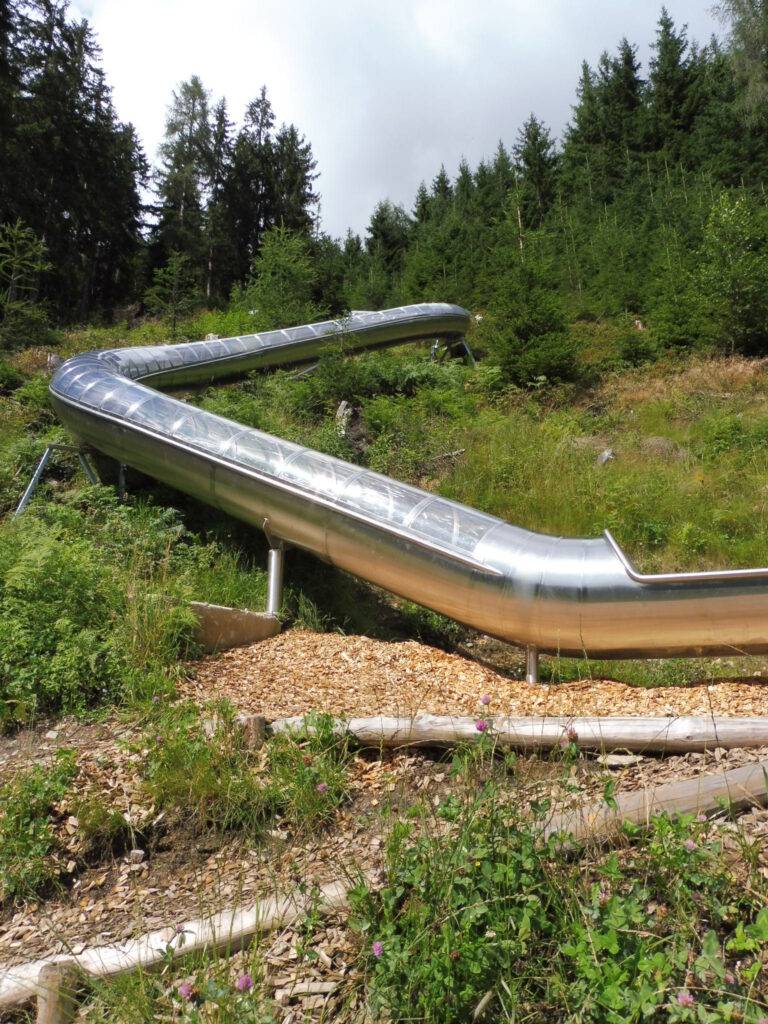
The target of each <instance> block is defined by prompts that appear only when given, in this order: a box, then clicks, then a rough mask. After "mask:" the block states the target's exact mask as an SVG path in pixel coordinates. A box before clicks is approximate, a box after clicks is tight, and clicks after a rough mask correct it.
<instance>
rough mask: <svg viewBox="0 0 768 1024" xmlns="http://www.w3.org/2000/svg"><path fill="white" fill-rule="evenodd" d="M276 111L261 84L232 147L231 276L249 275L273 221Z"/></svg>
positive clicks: (228, 185)
mask: <svg viewBox="0 0 768 1024" xmlns="http://www.w3.org/2000/svg"><path fill="white" fill-rule="evenodd" d="M274 124H275V115H274V111H273V110H272V104H271V103H270V101H269V98H268V96H267V90H266V86H262V88H261V92H260V93H259V95H258V97H257V98H256V99H255V100H253V101H252V102H251V103H249V104H248V107H247V108H246V111H245V118H244V121H243V126H242V128H241V129H240V131H239V132H238V135H237V138H236V140H235V144H234V147H233V151H232V161H231V166H230V169H229V174H228V175H227V180H226V182H225V185H224V202H225V204H226V211H227V212H226V216H227V222H228V226H229V234H230V238H231V243H232V248H233V254H234V261H233V271H234V279H235V280H236V281H239V282H243V281H245V280H246V279H247V278H248V275H249V273H250V268H251V264H252V263H253V260H254V259H255V258H256V254H257V253H258V251H259V246H260V244H261V239H262V238H263V236H264V233H265V231H266V230H267V229H268V228H269V227H270V226H271V225H272V224H274V223H275V219H274V208H275V191H276V181H275V158H274V139H273V134H272V129H273V127H274Z"/></svg>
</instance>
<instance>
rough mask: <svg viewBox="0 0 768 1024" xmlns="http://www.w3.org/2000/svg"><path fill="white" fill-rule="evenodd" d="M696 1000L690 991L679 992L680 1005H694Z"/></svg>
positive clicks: (678, 1000) (678, 1001)
mask: <svg viewBox="0 0 768 1024" xmlns="http://www.w3.org/2000/svg"><path fill="white" fill-rule="evenodd" d="M695 1002H696V1000H695V999H694V998H693V996H692V995H691V993H690V992H685V991H683V992H678V993H677V1003H678V1006H693V1004H694V1003H695Z"/></svg>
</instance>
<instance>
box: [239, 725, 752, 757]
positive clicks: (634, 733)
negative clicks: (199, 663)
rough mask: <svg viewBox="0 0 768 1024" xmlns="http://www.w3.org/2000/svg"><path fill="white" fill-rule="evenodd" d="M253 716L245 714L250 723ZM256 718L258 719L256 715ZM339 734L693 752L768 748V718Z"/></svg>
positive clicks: (373, 739)
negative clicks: (486, 737)
mask: <svg viewBox="0 0 768 1024" xmlns="http://www.w3.org/2000/svg"><path fill="white" fill-rule="evenodd" d="M248 717H249V716H242V719H241V720H242V721H245V719H246V718H248ZM255 717H257V716H255ZM302 728H307V729H311V728H312V725H311V720H309V719H305V718H304V717H302V716H297V717H294V718H279V719H276V720H275V721H274V722H272V723H271V729H272V732H288V731H297V730H299V729H302ZM336 728H337V731H338V732H339V733H344V732H346V733H349V734H351V735H352V736H354V738H355V739H356V740H357V741H358V742H359V743H360V744H361V745H362V746H364V747H374V748H392V747H450V746H455V745H456V744H457V743H472V742H476V741H477V740H479V739H480V737H481V736H491V737H492V739H493V741H494V743H496V744H497V745H498V746H500V747H503V748H510V749H513V748H514V749H518V750H546V749H549V748H551V747H557V746H562V745H563V744H567V743H568V742H571V741H573V742H576V743H578V745H579V746H580V747H582V748H583V749H584V750H597V751H600V752H606V751H610V750H628V751H631V752H633V753H675V754H682V753H691V752H701V751H704V750H714V749H715V748H717V747H722V748H724V749H731V748H735V747H763V746H768V717H765V718H714V717H710V718H703V717H702V718H697V717H690V716H686V717H679V718H566V717H559V718H557V717H539V716H537V717H526V718H515V717H511V716H510V717H501V716H497V717H494V718H487V719H482V720H480V719H479V717H478V718H468V717H460V716H456V717H454V716H448V715H415V716H414V717H412V718H405V717H401V718H396V717H387V716H385V715H380V716H377V717H375V718H350V719H348V720H346V721H345V720H343V719H339V720H338V721H337V725H336Z"/></svg>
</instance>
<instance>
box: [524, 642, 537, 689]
mask: <svg viewBox="0 0 768 1024" xmlns="http://www.w3.org/2000/svg"><path fill="white" fill-rule="evenodd" d="M525 681H526V683H530V684H531V685H532V686H538V685H539V652H538V650H537V649H536V648H535V647H530V646H529V647H526V648H525Z"/></svg>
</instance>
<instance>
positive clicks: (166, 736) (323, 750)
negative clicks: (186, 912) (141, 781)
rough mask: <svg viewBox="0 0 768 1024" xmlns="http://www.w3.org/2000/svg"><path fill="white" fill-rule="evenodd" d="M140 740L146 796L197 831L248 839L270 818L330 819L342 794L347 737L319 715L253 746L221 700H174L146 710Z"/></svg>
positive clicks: (312, 822)
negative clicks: (208, 704)
mask: <svg viewBox="0 0 768 1024" xmlns="http://www.w3.org/2000/svg"><path fill="white" fill-rule="evenodd" d="M142 747H143V750H144V752H145V754H146V763H145V768H144V772H145V779H146V786H147V789H148V791H149V793H150V795H151V797H152V799H153V801H154V803H155V804H156V805H157V806H158V807H161V808H165V809H169V810H171V811H173V812H174V814H175V815H176V816H177V817H178V818H180V819H182V820H183V821H184V824H185V827H186V828H188V829H190V830H191V831H192V832H193V833H197V834H200V833H203V832H207V831H218V832H238V833H240V834H243V835H248V836H251V837H253V838H254V839H255V838H258V837H259V836H260V835H261V834H262V832H263V830H264V828H265V827H266V825H267V824H268V823H270V822H274V821H275V819H280V820H285V821H287V822H289V823H290V824H291V825H292V826H294V827H295V828H297V829H307V828H311V827H315V826H319V825H322V824H327V823H328V822H329V821H332V820H333V819H334V817H335V815H336V811H337V810H338V808H339V807H340V806H341V805H342V804H343V803H344V801H345V800H346V797H347V781H346V779H347V768H348V764H349V760H350V753H349V744H348V740H347V737H346V736H344V735H341V736H340V735H337V734H336V733H335V732H334V725H333V720H332V719H331V718H330V717H329V716H326V715H316V716H310V718H309V720H308V721H307V722H306V723H305V724H304V725H303V726H302V728H301V729H299V730H297V731H294V732H288V733H280V734H278V735H276V736H274V737H272V738H270V739H269V740H268V741H267V743H266V745H265V746H264V748H263V750H254V749H252V748H251V747H249V745H248V743H247V741H246V737H245V735H244V733H243V730H242V729H241V728H240V727H239V726H238V724H237V721H236V719H235V716H234V712H233V710H232V708H231V706H229V705H227V704H226V703H225V702H221V703H219V704H217V705H214V706H211V707H206V708H204V709H202V710H201V708H200V707H198V706H197V705H195V704H193V703H191V702H179V703H176V704H173V705H170V706H169V707H161V708H160V710H158V711H157V712H156V713H155V714H154V715H153V717H152V722H151V726H150V727H149V728H148V730H147V732H146V736H145V740H144V742H143V743H142Z"/></svg>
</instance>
